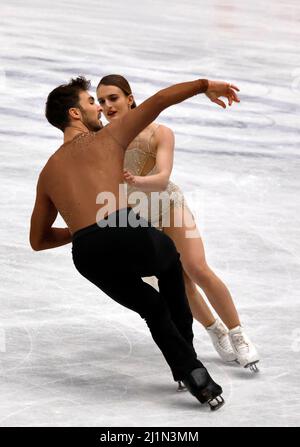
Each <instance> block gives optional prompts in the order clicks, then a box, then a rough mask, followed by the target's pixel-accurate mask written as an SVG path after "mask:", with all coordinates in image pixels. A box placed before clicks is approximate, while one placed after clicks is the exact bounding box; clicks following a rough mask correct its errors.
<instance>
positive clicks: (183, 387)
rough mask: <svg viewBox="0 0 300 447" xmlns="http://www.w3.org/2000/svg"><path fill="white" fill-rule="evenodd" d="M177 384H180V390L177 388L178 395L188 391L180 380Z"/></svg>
mask: <svg viewBox="0 0 300 447" xmlns="http://www.w3.org/2000/svg"><path fill="white" fill-rule="evenodd" d="M177 383H178V388H177V392H178V393H181V392H182V391H187V387H186V386H184V384H183V383H182V382H181V380H179V381H178V382H177Z"/></svg>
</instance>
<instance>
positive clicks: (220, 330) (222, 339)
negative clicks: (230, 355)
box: [214, 324, 230, 351]
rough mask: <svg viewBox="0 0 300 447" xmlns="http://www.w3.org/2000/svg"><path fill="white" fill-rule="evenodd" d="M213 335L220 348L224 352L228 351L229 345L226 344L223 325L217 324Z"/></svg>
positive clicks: (225, 333) (226, 339)
mask: <svg viewBox="0 0 300 447" xmlns="http://www.w3.org/2000/svg"><path fill="white" fill-rule="evenodd" d="M214 333H215V335H216V336H217V338H218V342H219V344H220V346H221V347H222V348H223V349H225V350H227V351H228V350H230V344H229V342H228V338H227V335H228V334H227V332H226V330H225V329H224V327H223V325H221V324H218V325H217V327H216V328H215V330H214Z"/></svg>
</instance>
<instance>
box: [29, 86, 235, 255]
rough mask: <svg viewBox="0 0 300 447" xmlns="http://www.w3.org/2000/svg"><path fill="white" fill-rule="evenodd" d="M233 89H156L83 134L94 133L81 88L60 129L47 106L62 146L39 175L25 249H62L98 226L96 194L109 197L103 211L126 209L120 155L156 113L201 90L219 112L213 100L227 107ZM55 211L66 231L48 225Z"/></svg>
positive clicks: (95, 114)
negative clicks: (79, 233) (122, 114)
mask: <svg viewBox="0 0 300 447" xmlns="http://www.w3.org/2000/svg"><path fill="white" fill-rule="evenodd" d="M78 79H80V78H78ZM62 88H64V86H62ZM234 89H236V90H238V88H237V87H235V86H231V85H230V84H228V83H225V82H219V81H208V80H206V79H199V80H196V81H191V82H185V83H181V84H176V85H173V86H171V87H168V88H166V89H163V90H161V91H159V92H158V93H156V94H155V95H153V96H152V97H150V98H148V99H147V100H146V101H144V102H143V103H142V104H141V105H140V106H138V107H137V108H135V109H133V110H132V111H131V112H130V113H128V114H127V115H126V116H125V117H123V118H121V119H119V120H115V121H114V122H113V123H110V124H109V125H108V126H106V127H105V128H103V129H101V130H100V131H98V132H89V130H91V129H95V127H89V126H88V124H87V123H88V122H89V123H94V124H93V126H94V125H95V124H96V126H97V127H96V128H97V129H99V121H98V118H99V110H100V109H99V106H97V105H96V104H95V102H94V98H93V97H92V96H91V95H89V94H88V92H87V91H86V90H85V89H83V90H81V91H80V93H79V104H78V106H75V107H74V106H70V108H69V109H68V111H67V113H68V115H69V117H68V123H67V125H66V126H65V127H63V129H62V128H61V127H59V124H57V120H56V110H57V109H56V107H57V105H55V106H54V105H52V112H53V114H52V115H51V120H50V122H51V123H52V124H53V125H55V126H56V127H58V128H61V130H63V132H64V141H65V142H64V144H63V145H62V146H61V147H60V148H59V149H58V150H57V151H56V152H55V153H54V154H53V155H52V156H51V157H50V158H49V160H48V162H47V163H46V165H45V166H44V168H43V170H42V171H41V173H40V176H39V180H38V184H37V194H36V200H35V205H34V209H33V213H32V216H31V226H30V244H31V247H32V248H33V249H34V250H45V249H49V248H54V247H59V246H61V245H65V244H67V243H70V242H71V241H72V235H73V234H74V233H75V232H76V231H78V230H80V229H82V228H84V227H87V226H89V225H91V224H95V223H96V222H98V220H99V219H98V215H99V210H100V209H101V208H102V207H103V206H104V205H105V204H103V203H102V204H101V203H100V202H99V203H97V201H98V200H97V198H98V195H99V194H100V193H103V192H104V193H106V194H107V193H110V195H111V196H112V197H114V199H115V208H114V209H112V208H111V204H110V209H109V212H113V211H115V210H116V209H119V208H125V207H127V200H126V195H125V193H124V191H123V192H122V191H121V189H120V185H122V184H123V182H124V181H123V163H124V151H125V150H126V148H127V147H128V145H129V143H130V142H131V141H132V140H133V139H134V138H135V137H136V136H137V135H138V134H139V133H140V132H141V131H142V130H143V129H144V128H145V127H147V126H148V125H149V124H150V123H151V122H152V121H154V119H156V118H157V116H158V115H159V113H160V112H161V111H162V110H164V109H165V108H167V107H169V106H171V105H173V104H177V103H179V102H181V101H183V100H185V99H187V98H190V97H191V96H194V95H196V94H199V93H204V92H205V93H206V95H207V96H208V97H209V98H210V99H211V101H213V102H216V103H217V104H219V105H221V106H222V107H224V108H225V107H226V105H225V103H224V102H223V101H221V100H220V99H219V97H220V96H225V97H227V98H228V101H229V104H230V105H231V103H232V102H233V101H236V102H239V99H238V97H237V96H236V93H235V91H234ZM52 93H53V92H52ZM60 113H61V112H59V113H58V115H57V116H60ZM47 118H48V119H49V117H47ZM60 119H61V118H59V120H60ZM59 120H58V121H59ZM85 122H86V124H85ZM97 123H98V124H97ZM58 213H60V215H61V216H62V218H63V219H64V220H65V222H66V224H67V225H68V228H54V227H52V225H53V223H54V221H55V219H56V217H57V214H58ZM103 217H104V216H103ZM103 217H102V218H103Z"/></svg>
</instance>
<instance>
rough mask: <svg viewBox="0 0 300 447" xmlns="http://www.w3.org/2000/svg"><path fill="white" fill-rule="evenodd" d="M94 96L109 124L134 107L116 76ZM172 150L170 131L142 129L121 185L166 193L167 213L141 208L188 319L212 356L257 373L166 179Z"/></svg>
mask: <svg viewBox="0 0 300 447" xmlns="http://www.w3.org/2000/svg"><path fill="white" fill-rule="evenodd" d="M97 97H98V101H99V104H100V106H101V109H102V111H103V113H104V116H105V117H106V119H107V120H108V121H109V122H111V121H112V120H116V119H119V118H122V117H124V116H125V114H127V113H130V110H131V109H133V108H135V107H136V104H135V101H134V97H133V94H132V90H131V87H130V85H129V83H128V81H127V80H126V79H125V78H124V77H123V76H120V75H114V74H112V75H108V76H105V77H103V78H102V79H101V80H100V82H99V84H98V87H97ZM217 101H218V103H219V104H220V102H219V100H217ZM173 149H174V135H173V132H172V130H171V129H169V128H167V127H166V126H163V125H159V124H157V123H152V124H150V125H149V126H148V127H147V128H146V129H144V130H143V131H142V132H141V133H140V134H139V135H138V136H137V137H136V138H135V139H134V140H133V141H132V142H131V143H130V145H129V147H128V149H127V150H126V153H125V165H124V180H125V182H126V183H127V185H128V193H129V194H130V193H131V192H133V191H143V192H146V193H147V196H148V199H150V193H151V192H160V191H166V192H167V193H168V194H169V198H170V197H171V199H170V200H169V201H168V203H169V209H167V210H166V209H165V210H164V212H163V211H162V210H160V212H159V213H155V212H153V209H152V213H151V212H150V213H149V211H150V210H151V208H150V207H148V204H147V206H146V207H147V211H146V213H147V218H148V219H149V220H150V222H151V223H152V224H153V225H154V226H158V227H159V228H160V229H161V230H162V231H164V232H165V233H166V234H167V235H168V236H169V237H170V238H171V239H172V240H173V241H174V243H175V246H176V248H177V251H178V252H179V253H180V258H181V262H182V266H183V268H184V276H185V287H186V293H187V297H188V301H189V304H190V308H191V311H192V314H193V316H194V318H196V319H197V320H198V321H199V322H200V323H201V324H202V325H203V326H204V328H205V329H206V330H207V333H208V334H209V335H210V337H211V340H212V343H213V345H214V347H215V349H216V351H217V352H218V354H219V355H220V357H221V358H222V359H223V360H224V361H225V362H233V361H237V362H238V363H239V364H240V365H241V366H243V367H245V368H247V367H249V368H250V369H251V370H252V371H255V372H257V371H258V368H257V365H256V364H257V363H258V361H259V357H258V353H257V351H256V349H255V347H254V345H253V343H252V342H251V341H250V339H249V337H248V336H247V335H246V333H245V330H244V328H243V327H242V326H241V322H240V319H239V316H238V313H237V310H236V308H235V305H234V303H233V299H232V297H231V295H230V292H229V290H228V288H227V287H226V286H225V284H224V283H223V282H222V281H221V279H220V278H218V276H217V275H216V274H215V273H214V272H213V270H212V269H211V268H210V266H209V265H208V264H207V261H206V258H205V252H204V246H203V242H202V239H201V236H200V234H199V232H198V230H197V227H196V224H195V221H194V218H193V215H192V213H191V211H190V209H189V207H188V205H187V203H186V201H185V198H184V195H183V193H182V191H181V190H180V188H179V187H178V186H177V185H175V184H174V183H173V182H171V181H170V180H169V177H170V175H171V171H172V165H173ZM172 193H173V194H172ZM171 194H172V196H171ZM152 197H153V196H152ZM149 203H151V201H149ZM166 212H167V213H168V214H169V216H170V222H168V224H167V225H164V214H163V213H166ZM179 214H181V215H180V216H179ZM176 218H178V219H179V220H177V221H180V219H181V218H183V219H182V220H183V225H181V226H178V225H175V224H176ZM187 222H190V223H192V224H193V225H194V229H193V237H192V238H187V237H186V234H187V232H188V231H191V225H190V224H188V223H187ZM195 232H196V233H195ZM196 285H198V286H200V288H201V289H202V290H203V291H204V293H205V295H206V297H207V298H208V300H209V302H210V303H211V305H212V307H213V308H214V310H215V311H216V313H217V314H218V316H219V317H220V318H215V317H214V315H213V314H212V312H211V311H210V309H209V307H208V305H207V304H206V302H205V300H204V298H203V297H202V295H201V293H200V292H199V290H198V289H197V287H196ZM180 387H181V384H180V383H179V389H180Z"/></svg>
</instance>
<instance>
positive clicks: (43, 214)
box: [29, 175, 72, 251]
mask: <svg viewBox="0 0 300 447" xmlns="http://www.w3.org/2000/svg"><path fill="white" fill-rule="evenodd" d="M57 213H58V211H57V209H56V208H55V206H54V204H53V202H52V201H51V199H50V197H49V196H48V195H47V194H46V192H45V189H44V186H43V179H42V176H41V175H40V176H39V180H38V184H37V192H36V200H35V205H34V209H33V212H32V216H31V224H30V236H29V239H30V245H31V247H32V248H33V250H36V251H38V250H46V249H48V248H55V247H60V246H61V245H65V244H68V243H69V242H71V241H72V236H71V233H70V231H69V229H68V228H51V227H52V224H53V222H54V221H55V219H56V216H57Z"/></svg>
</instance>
